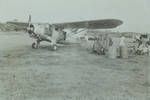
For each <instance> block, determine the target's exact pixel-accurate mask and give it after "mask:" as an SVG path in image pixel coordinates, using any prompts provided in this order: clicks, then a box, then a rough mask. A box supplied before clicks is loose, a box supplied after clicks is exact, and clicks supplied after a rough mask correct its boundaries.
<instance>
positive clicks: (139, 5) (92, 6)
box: [0, 0, 150, 32]
mask: <svg viewBox="0 0 150 100" xmlns="http://www.w3.org/2000/svg"><path fill="white" fill-rule="evenodd" d="M29 14H31V15H32V21H34V22H48V23H56V22H69V21H81V20H92V19H93V20H94V19H107V18H115V19H121V20H122V21H124V24H123V25H122V26H120V27H118V28H116V29H115V30H118V31H132V32H150V0H0V21H1V22H2V21H7V20H13V19H18V20H20V21H27V20H28V15H29Z"/></svg>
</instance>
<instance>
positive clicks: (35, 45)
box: [32, 40, 40, 49]
mask: <svg viewBox="0 0 150 100" xmlns="http://www.w3.org/2000/svg"><path fill="white" fill-rule="evenodd" d="M39 44H40V41H39V40H37V41H36V42H34V43H32V48H33V49H37V48H39Z"/></svg>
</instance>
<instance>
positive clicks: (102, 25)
mask: <svg viewBox="0 0 150 100" xmlns="http://www.w3.org/2000/svg"><path fill="white" fill-rule="evenodd" d="M8 23H10V24H14V25H16V26H23V27H24V28H25V29H26V31H27V33H28V34H29V36H30V37H31V38H34V39H35V40H36V41H35V42H34V43H32V48H39V45H40V42H42V41H47V42H49V43H50V45H51V47H52V49H53V50H56V49H57V44H59V43H63V42H64V41H65V40H66V38H67V37H66V36H67V35H66V34H68V33H66V32H65V31H64V29H75V30H76V31H77V30H78V29H109V28H116V27H118V26H119V25H121V24H123V22H122V21H121V20H118V19H103V20H90V21H79V22H68V23H56V24H48V23H31V15H29V20H28V22H27V23H24V22H8Z"/></svg>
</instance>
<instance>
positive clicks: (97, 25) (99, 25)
mask: <svg viewBox="0 0 150 100" xmlns="http://www.w3.org/2000/svg"><path fill="white" fill-rule="evenodd" d="M121 24H123V22H122V21H121V20H118V19H103V20H90V21H79V22H69V23H56V24H52V25H54V26H57V27H58V28H63V29H64V28H88V29H108V28H116V27H117V26H119V25H121Z"/></svg>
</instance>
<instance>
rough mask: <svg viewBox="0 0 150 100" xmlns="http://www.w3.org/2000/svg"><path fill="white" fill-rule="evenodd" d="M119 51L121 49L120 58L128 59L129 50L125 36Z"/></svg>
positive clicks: (122, 38) (121, 40) (121, 39)
mask: <svg viewBox="0 0 150 100" xmlns="http://www.w3.org/2000/svg"><path fill="white" fill-rule="evenodd" d="M119 49H120V57H121V58H128V50H127V46H126V44H125V36H123V35H122V37H121V38H120V43H119Z"/></svg>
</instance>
